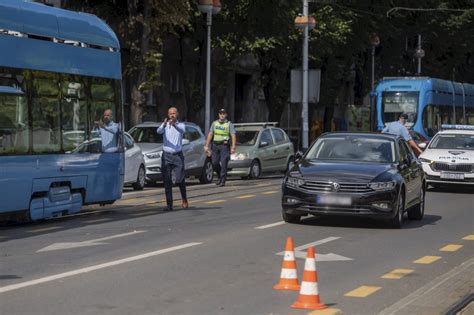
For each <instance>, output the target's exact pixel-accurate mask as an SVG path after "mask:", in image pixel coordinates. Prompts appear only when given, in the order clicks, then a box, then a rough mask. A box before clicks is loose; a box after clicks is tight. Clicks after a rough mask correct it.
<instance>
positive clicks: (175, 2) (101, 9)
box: [66, 0, 191, 125]
mask: <svg viewBox="0 0 474 315" xmlns="http://www.w3.org/2000/svg"><path fill="white" fill-rule="evenodd" d="M66 5H67V7H68V8H75V9H82V10H85V11H87V12H91V13H93V14H96V15H98V16H100V17H101V18H103V19H104V20H106V21H107V22H108V23H109V24H110V25H111V26H112V28H113V29H114V30H115V32H116V34H117V35H118V37H119V39H120V43H121V46H122V49H121V50H122V64H123V70H124V71H123V73H124V76H127V77H128V78H129V82H130V91H129V92H130V94H131V104H130V105H131V117H130V118H131V123H132V125H135V124H138V123H140V122H141V120H142V117H143V115H144V114H145V106H146V102H145V100H146V97H145V96H146V94H145V93H147V92H151V91H152V90H153V88H154V87H156V86H158V85H159V84H160V81H159V75H160V66H161V61H162V54H161V47H162V43H163V38H164V37H165V36H168V35H169V34H177V33H176V32H177V30H180V29H181V30H182V29H185V28H187V27H189V17H190V14H191V11H190V9H191V6H190V3H189V1H188V0H107V1H90V0H89V1H78V0H72V1H68V2H67V4H66Z"/></svg>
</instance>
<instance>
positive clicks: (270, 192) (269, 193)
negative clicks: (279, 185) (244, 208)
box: [262, 190, 278, 195]
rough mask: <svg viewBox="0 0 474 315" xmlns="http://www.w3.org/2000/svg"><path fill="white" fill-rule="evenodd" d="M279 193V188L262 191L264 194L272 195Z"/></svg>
mask: <svg viewBox="0 0 474 315" xmlns="http://www.w3.org/2000/svg"><path fill="white" fill-rule="evenodd" d="M276 193H278V191H277V190H271V191H265V192H263V193H262V195H272V194H276Z"/></svg>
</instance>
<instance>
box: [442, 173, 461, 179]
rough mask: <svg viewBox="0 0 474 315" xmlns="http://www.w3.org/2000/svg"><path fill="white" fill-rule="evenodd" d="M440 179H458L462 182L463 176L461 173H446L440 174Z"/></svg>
mask: <svg viewBox="0 0 474 315" xmlns="http://www.w3.org/2000/svg"><path fill="white" fill-rule="evenodd" d="M440 177H441V178H442V179H460V180H464V174H463V173H448V172H441V176H440Z"/></svg>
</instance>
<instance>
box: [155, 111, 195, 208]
mask: <svg viewBox="0 0 474 315" xmlns="http://www.w3.org/2000/svg"><path fill="white" fill-rule="evenodd" d="M178 116H179V112H178V109H177V108H176V107H170V108H169V109H168V117H167V118H165V119H164V120H163V123H162V124H161V126H160V127H158V129H157V130H156V132H157V133H158V134H162V135H163V154H162V156H161V173H162V175H163V183H164V185H165V194H166V208H165V209H164V211H172V210H173V180H172V176H171V173H172V172H173V170H174V173H175V175H176V184H177V185H178V187H179V190H180V192H181V199H182V206H183V208H187V207H188V199H187V197H186V183H185V174H184V155H183V150H182V142H183V135H184V132H185V131H186V126H185V125H184V123H182V122H179V121H178Z"/></svg>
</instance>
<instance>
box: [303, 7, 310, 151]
mask: <svg viewBox="0 0 474 315" xmlns="http://www.w3.org/2000/svg"><path fill="white" fill-rule="evenodd" d="M303 16H305V17H308V0H303ZM308 28H309V25H308V23H306V25H305V26H304V40H303V71H302V72H303V93H302V94H303V95H302V97H303V99H302V118H303V149H304V150H306V149H307V148H308V146H309V144H308V132H309V130H308V33H309V30H308Z"/></svg>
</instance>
